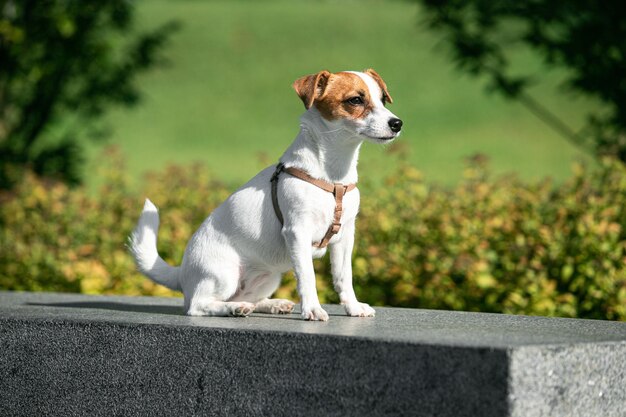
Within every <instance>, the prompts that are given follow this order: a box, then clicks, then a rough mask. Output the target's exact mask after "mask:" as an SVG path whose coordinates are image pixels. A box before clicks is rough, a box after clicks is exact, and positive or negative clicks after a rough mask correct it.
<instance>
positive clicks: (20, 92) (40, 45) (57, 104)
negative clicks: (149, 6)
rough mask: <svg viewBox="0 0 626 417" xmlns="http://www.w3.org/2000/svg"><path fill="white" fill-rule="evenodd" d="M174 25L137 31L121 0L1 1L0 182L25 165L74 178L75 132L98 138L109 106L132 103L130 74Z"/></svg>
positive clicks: (150, 61)
mask: <svg viewBox="0 0 626 417" xmlns="http://www.w3.org/2000/svg"><path fill="white" fill-rule="evenodd" d="M175 26H176V25H175V24H174V23H167V24H165V25H162V26H160V27H158V28H156V29H154V30H152V31H149V32H145V33H136V31H135V30H134V9H133V7H132V3H131V2H129V1H126V0H108V1H94V0H91V1H64V0H19V1H18V0H0V188H10V187H11V186H12V185H13V184H14V183H15V182H16V181H17V179H18V178H19V177H20V176H21V175H22V173H23V171H24V167H29V169H31V170H33V171H34V172H35V173H37V174H40V175H46V176H56V177H58V178H60V179H62V180H63V181H66V182H69V183H77V182H79V181H80V172H79V168H80V162H81V154H82V153H81V147H80V145H79V141H78V139H79V136H80V135H84V134H87V136H91V137H95V136H97V133H99V132H98V131H97V126H96V124H95V123H94V122H95V121H96V120H97V118H98V117H99V116H101V115H102V113H103V112H104V111H105V109H106V108H107V107H108V106H110V105H112V104H123V105H132V104H134V103H135V102H136V101H137V99H138V97H139V92H138V90H137V88H136V86H135V85H134V83H133V82H134V79H135V76H136V75H137V74H138V73H140V72H141V71H144V70H146V69H148V68H149V67H151V66H153V65H154V64H155V63H158V62H159V61H160V58H159V55H158V52H159V50H160V49H161V47H162V46H163V43H164V42H165V41H166V39H167V38H168V36H169V35H170V33H171V32H172V30H173V29H174V28H175ZM70 120H71V122H70Z"/></svg>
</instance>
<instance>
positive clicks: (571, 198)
mask: <svg viewBox="0 0 626 417" xmlns="http://www.w3.org/2000/svg"><path fill="white" fill-rule="evenodd" d="M390 158H393V157H391V156H390ZM104 160H105V161H107V164H105V165H103V170H102V171H101V176H102V178H103V179H104V180H103V185H102V186H101V188H100V189H99V192H98V193H97V194H96V195H95V196H90V194H89V193H87V192H86V191H85V189H84V188H80V189H70V188H68V187H67V186H66V185H63V184H61V183H49V182H45V181H41V180H38V179H36V178H35V177H33V176H27V177H25V178H24V179H23V181H22V183H21V184H20V186H19V187H18V188H17V189H16V190H15V191H14V195H12V196H10V198H9V199H7V200H4V201H3V204H2V205H1V206H0V225H1V226H2V228H0V288H4V289H9V290H35V291H38V290H53V291H80V292H85V293H105V294H106V293H115V294H134V295H137V294H155V295H176V293H173V292H171V291H169V290H167V289H165V288H164V287H161V286H159V285H156V284H154V283H153V282H152V281H150V280H149V279H146V278H145V277H143V276H142V275H140V274H139V273H137V272H135V268H134V265H133V261H132V259H131V258H130V256H129V255H128V253H127V251H126V248H125V247H124V242H125V240H126V237H127V236H128V234H129V233H130V231H131V230H132V228H133V227H134V224H135V221H136V218H137V216H138V213H139V211H140V207H141V199H140V198H139V197H138V195H150V197H151V199H153V201H154V202H155V204H156V205H157V206H158V207H159V208H160V209H161V224H162V226H161V229H160V232H159V245H158V246H159V250H160V253H161V254H162V256H163V257H164V259H166V261H168V262H170V263H172V264H178V263H180V259H181V258H182V254H183V251H184V248H185V244H186V241H187V240H188V239H189V237H190V235H191V233H193V231H194V230H195V229H196V228H197V227H198V226H199V225H200V223H201V222H202V221H203V219H204V217H205V215H206V213H207V212H209V211H211V210H212V209H213V208H214V207H215V206H216V205H217V204H219V203H220V202H221V201H222V200H223V199H224V198H226V196H228V194H229V192H230V191H231V190H230V188H229V187H228V186H226V185H224V184H223V183H222V182H221V181H219V179H218V178H216V177H215V176H213V175H211V174H210V173H209V171H208V170H207V169H206V167H205V166H204V165H195V166H185V167H176V166H171V167H169V168H167V169H164V170H161V171H159V172H158V173H153V174H151V175H149V176H148V177H147V178H146V181H145V182H143V183H142V187H141V189H140V190H139V192H137V191H133V190H131V187H130V186H129V183H128V176H127V175H125V174H124V172H126V170H125V169H124V166H123V163H122V159H121V155H120V154H119V153H117V152H115V151H110V152H109V153H108V154H107V155H105V158H104ZM395 162H397V164H396V165H397V167H395V168H393V172H392V173H391V174H390V176H389V177H388V178H386V179H385V180H384V183H385V187H384V188H382V189H381V188H380V187H379V186H377V185H373V184H371V183H368V182H367V181H365V182H364V183H362V184H361V185H360V187H361V191H362V193H363V196H364V198H363V201H362V205H361V213H360V216H359V220H358V222H357V243H356V248H355V255H354V262H353V264H354V282H355V290H356V292H357V295H358V296H359V299H361V300H363V301H365V302H368V303H371V304H373V305H393V306H406V307H422V308H441V309H460V310H470V311H486V312H505V313H514V314H540V315H558V316H565V317H585V318H598V319H619V320H625V319H626V262H625V259H626V228H625V227H624V225H625V224H626V170H625V169H624V167H623V166H622V165H621V164H619V163H615V162H613V163H611V162H605V163H603V164H602V165H601V166H600V167H598V168H597V169H596V170H593V171H589V170H587V169H584V168H582V167H578V168H577V169H576V171H575V172H574V173H573V174H572V176H571V178H570V179H569V180H567V181H566V182H565V183H564V184H563V185H561V186H560V187H558V188H555V187H554V184H553V183H550V182H546V181H538V182H527V181H520V180H518V179H516V178H494V177H492V176H491V175H490V174H489V170H488V166H487V165H486V161H485V158H484V157H477V158H474V159H472V160H471V161H470V163H469V165H468V166H467V168H466V170H465V173H464V177H463V180H461V181H460V182H459V183H458V185H456V186H455V187H453V188H442V187H438V186H433V185H429V184H428V183H426V182H425V181H424V179H423V176H422V175H421V173H420V172H419V171H418V170H416V169H415V168H413V167H412V166H410V165H406V164H405V163H403V162H402V161H399V160H396V161H395ZM368 196H369V197H368ZM3 197H4V196H3ZM316 264H317V265H316V271H317V281H318V293H319V295H320V299H321V301H322V302H337V301H338V300H337V295H336V294H335V292H334V291H333V290H332V283H331V277H330V265H329V260H328V257H326V258H323V259H321V260H318V261H317V262H316ZM277 296H279V297H289V298H292V299H294V300H297V299H298V296H297V293H296V291H295V279H294V278H293V277H292V276H287V277H285V279H284V282H283V286H282V287H281V288H280V289H279V291H278V293H277Z"/></svg>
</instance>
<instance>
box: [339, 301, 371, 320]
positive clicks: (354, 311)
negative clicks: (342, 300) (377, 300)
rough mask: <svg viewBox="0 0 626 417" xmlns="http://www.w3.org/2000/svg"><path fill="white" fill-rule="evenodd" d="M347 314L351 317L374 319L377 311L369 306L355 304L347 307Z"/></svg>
mask: <svg viewBox="0 0 626 417" xmlns="http://www.w3.org/2000/svg"><path fill="white" fill-rule="evenodd" d="M345 308H346V314H348V316H351V317H374V316H375V315H376V311H375V310H374V309H373V308H372V307H370V306H369V304H365V303H359V302H354V303H350V304H346V305H345Z"/></svg>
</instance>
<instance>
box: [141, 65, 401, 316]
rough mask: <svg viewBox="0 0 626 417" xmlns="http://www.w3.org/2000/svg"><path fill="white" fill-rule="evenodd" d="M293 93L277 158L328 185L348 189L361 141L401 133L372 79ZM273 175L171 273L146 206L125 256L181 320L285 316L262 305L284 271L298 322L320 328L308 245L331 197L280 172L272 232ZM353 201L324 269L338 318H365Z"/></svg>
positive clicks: (298, 85)
mask: <svg viewBox="0 0 626 417" xmlns="http://www.w3.org/2000/svg"><path fill="white" fill-rule="evenodd" d="M294 88H295V89H296V92H297V93H298V94H299V95H300V97H301V99H302V100H303V101H304V103H305V107H306V108H307V111H306V112H305V113H304V115H303V116H302V117H301V119H300V132H299V134H298V136H297V137H296V139H295V140H294V142H293V143H292V144H291V146H290V147H289V148H288V149H287V150H286V151H285V153H284V154H283V156H282V157H281V158H280V162H282V163H283V164H285V166H288V167H289V166H292V167H296V168H299V169H301V170H303V171H306V172H307V173H308V174H309V175H310V176H312V177H314V178H317V179H322V180H325V181H327V182H330V183H343V184H349V183H356V182H357V179H358V177H357V159H358V155H359V148H360V147H361V144H362V142H363V141H364V140H368V141H371V142H374V143H388V142H390V141H391V140H393V139H394V138H395V137H397V136H398V135H399V133H400V132H399V131H400V126H401V125H402V122H401V121H400V120H399V119H398V118H397V117H396V116H395V115H394V114H393V113H391V112H390V111H389V110H387V109H386V108H385V101H388V102H391V97H389V93H388V92H387V88H386V86H385V83H384V81H383V80H382V78H380V76H378V74H376V72H375V71H373V70H366V71H365V72H340V73H335V74H332V73H329V72H328V71H321V72H319V73H317V74H313V75H310V76H307V77H302V78H300V79H298V80H297V81H296V82H295V83H294ZM357 97H360V100H359V99H358V98H357ZM394 121H395V124H394ZM274 170H275V167H274V166H272V167H269V168H266V169H265V170H263V171H261V172H260V173H259V174H257V175H256V176H255V177H254V178H252V179H251V180H250V181H249V182H248V183H246V184H245V185H244V186H243V187H241V188H240V189H239V190H237V191H236V192H235V193H233V194H232V195H231V196H230V197H229V198H228V199H227V200H226V201H225V202H224V203H222V204H221V205H220V206H219V207H218V208H216V209H215V211H214V212H213V213H212V214H211V215H210V216H209V217H208V218H207V219H206V220H205V221H204V222H203V223H202V225H201V226H200V228H199V229H198V230H197V231H196V233H195V234H194V235H193V236H192V237H191V240H190V241H189V243H188V245H187V248H186V250H185V254H184V257H183V261H182V264H181V265H180V266H178V267H173V266H170V265H168V264H167V263H166V262H165V261H163V259H161V257H160V256H159V255H158V253H157V247H156V239H157V231H158V227H159V215H158V212H157V208H156V207H155V206H154V204H152V202H150V200H146V202H145V206H144V209H143V212H142V214H141V217H140V219H139V222H138V225H137V227H136V229H135V230H134V231H133V233H132V235H131V236H130V239H129V241H130V242H129V247H130V251H131V253H132V254H133V256H134V258H135V261H136V263H137V267H138V269H139V270H140V271H141V272H142V273H143V274H145V275H147V276H148V277H150V278H151V279H152V280H154V281H156V282H157V283H159V284H162V285H164V286H166V287H168V288H171V289H174V290H179V291H182V292H183V293H184V296H185V311H186V313H187V314H188V315H192V316H229V315H232V316H247V315H249V314H251V313H252V312H253V311H256V312H262V313H274V314H276V313H290V312H291V311H292V310H293V308H294V303H293V302H291V301H288V300H281V299H270V298H269V297H270V296H271V295H272V294H273V293H274V291H276V289H277V288H278V286H279V284H280V281H281V275H282V274H283V273H285V272H286V271H288V270H290V269H293V270H294V271H295V275H296V278H297V283H298V292H299V294H300V297H301V303H302V304H301V307H302V309H301V310H302V317H303V318H304V319H306V320H322V321H326V320H328V314H327V313H326V311H324V309H323V308H322V306H321V305H320V302H319V299H318V296H317V291H316V288H315V273H314V270H313V262H312V258H319V257H321V256H323V255H324V254H325V253H326V248H323V249H320V248H316V247H314V246H313V245H312V243H313V242H319V241H320V240H321V239H322V237H323V236H324V235H325V233H326V231H327V229H328V227H329V225H330V223H331V222H332V220H333V211H334V208H335V199H334V197H333V195H332V194H331V193H328V192H326V191H324V190H322V189H320V188H318V187H316V186H314V185H312V184H309V183H307V182H305V181H303V180H301V179H298V178H295V177H293V176H291V175H288V174H286V173H283V174H282V175H281V176H280V180H279V183H278V200H279V204H280V207H281V210H282V212H283V216H284V225H283V226H282V227H281V224H280V222H279V220H278V219H277V217H276V214H275V212H274V209H273V207H272V202H271V193H270V190H271V185H270V178H271V176H272V174H273V172H274ZM359 198H360V196H359V191H358V189H355V190H353V191H350V192H348V193H346V194H345V196H344V200H343V216H342V221H341V223H342V226H341V229H340V231H339V233H338V234H337V235H335V236H334V237H333V238H332V239H331V240H330V245H329V248H330V257H331V269H332V276H333V283H334V286H335V289H336V291H337V293H338V294H339V298H340V301H341V303H342V304H343V305H344V306H345V310H346V313H347V314H348V315H349V316H361V317H372V316H374V309H373V308H371V307H370V306H369V305H367V304H365V303H360V302H359V301H358V300H357V298H356V296H355V293H354V290H353V287H352V265H351V257H352V249H353V245H354V230H355V228H354V223H355V219H356V215H357V212H358V209H359Z"/></svg>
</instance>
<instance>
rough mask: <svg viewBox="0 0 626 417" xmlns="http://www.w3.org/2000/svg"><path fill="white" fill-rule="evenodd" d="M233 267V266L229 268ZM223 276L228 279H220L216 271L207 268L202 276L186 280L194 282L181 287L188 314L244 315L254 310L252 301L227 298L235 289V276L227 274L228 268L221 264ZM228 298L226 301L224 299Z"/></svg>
mask: <svg viewBox="0 0 626 417" xmlns="http://www.w3.org/2000/svg"><path fill="white" fill-rule="evenodd" d="M230 269H233V268H230ZM220 272H221V273H222V275H223V276H225V277H228V278H230V279H224V278H222V279H220V278H219V277H218V275H217V274H216V273H214V272H213V271H209V270H204V271H202V275H203V278H201V279H198V280H191V279H190V280H188V282H190V281H191V282H195V285H190V286H188V287H185V288H183V290H184V293H185V310H186V312H187V315H188V316H237V317H245V316H249V315H250V314H252V312H253V311H254V303H250V302H246V301H243V300H241V301H233V300H229V298H230V297H231V296H232V294H233V293H234V292H235V291H236V289H237V276H236V275H234V274H238V272H235V270H233V271H230V272H232V274H230V275H233V276H229V274H228V272H229V268H228V267H227V266H224V265H222V268H221V271H220ZM225 300H228V301H225Z"/></svg>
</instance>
